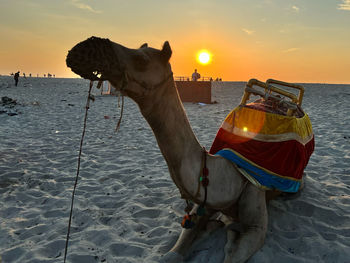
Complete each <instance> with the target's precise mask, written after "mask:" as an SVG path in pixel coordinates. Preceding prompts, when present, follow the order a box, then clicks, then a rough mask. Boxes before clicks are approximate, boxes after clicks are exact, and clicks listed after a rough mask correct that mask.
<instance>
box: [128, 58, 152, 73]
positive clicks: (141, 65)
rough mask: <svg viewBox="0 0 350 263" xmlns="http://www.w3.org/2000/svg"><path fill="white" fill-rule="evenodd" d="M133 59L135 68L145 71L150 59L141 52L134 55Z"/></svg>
mask: <svg viewBox="0 0 350 263" xmlns="http://www.w3.org/2000/svg"><path fill="white" fill-rule="evenodd" d="M132 61H133V65H134V68H135V70H137V71H145V70H146V69H147V65H148V62H149V59H148V58H147V57H146V56H145V55H143V54H140V55H136V56H134V57H133V58H132Z"/></svg>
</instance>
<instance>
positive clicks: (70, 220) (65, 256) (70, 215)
mask: <svg viewBox="0 0 350 263" xmlns="http://www.w3.org/2000/svg"><path fill="white" fill-rule="evenodd" d="M92 86H93V81H90V87H89V94H88V98H87V101H86V106H85V117H84V127H83V133H82V135H81V140H80V149H79V155H78V167H77V175H76V177H75V183H74V188H73V192H72V201H71V206H70V214H69V222H68V230H67V237H66V247H65V250H64V263H65V262H66V258H67V251H68V240H69V234H70V228H71V224H72V215H73V204H74V195H75V189H76V188H77V184H78V177H79V171H80V160H81V152H82V149H83V141H84V136H85V130H86V121H87V114H88V110H89V106H90V100H91V99H92V96H91V89H92Z"/></svg>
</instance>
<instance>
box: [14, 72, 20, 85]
mask: <svg viewBox="0 0 350 263" xmlns="http://www.w3.org/2000/svg"><path fill="white" fill-rule="evenodd" d="M13 78H14V79H15V85H16V87H17V84H18V79H19V71H17V72H16V73H15V75H14V76H13Z"/></svg>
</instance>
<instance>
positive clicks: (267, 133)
mask: <svg viewBox="0 0 350 263" xmlns="http://www.w3.org/2000/svg"><path fill="white" fill-rule="evenodd" d="M314 147H315V140H314V134H313V132H312V125H311V122H310V119H309V117H308V115H307V114H304V116H303V117H301V118H297V117H293V116H292V117H289V116H282V115H279V114H274V113H268V112H264V111H259V110H256V109H253V108H249V107H244V106H238V107H237V108H235V109H234V110H232V111H231V112H230V113H229V114H228V115H227V117H226V118H225V120H224V122H223V123H222V125H221V127H220V128H219V130H218V132H217V134H216V137H215V139H214V142H213V144H212V146H211V149H210V151H209V153H211V154H216V155H221V156H222V157H224V158H226V159H228V160H230V161H232V162H234V163H235V164H236V165H237V166H238V167H239V169H240V170H241V172H242V174H243V175H244V176H246V177H247V178H248V180H249V181H251V182H252V183H254V184H255V185H257V186H258V187H261V188H263V189H270V190H279V191H282V192H297V191H298V190H299V187H300V183H301V180H302V176H303V171H304V169H305V167H306V165H307V163H308V161H309V159H310V156H311V154H312V152H313V151H314Z"/></svg>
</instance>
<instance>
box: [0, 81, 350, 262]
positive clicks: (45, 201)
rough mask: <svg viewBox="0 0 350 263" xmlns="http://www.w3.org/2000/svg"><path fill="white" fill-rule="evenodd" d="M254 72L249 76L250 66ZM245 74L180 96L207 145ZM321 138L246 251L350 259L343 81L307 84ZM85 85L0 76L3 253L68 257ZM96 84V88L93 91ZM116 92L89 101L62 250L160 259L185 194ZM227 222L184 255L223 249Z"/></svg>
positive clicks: (348, 127)
mask: <svg viewBox="0 0 350 263" xmlns="http://www.w3.org/2000/svg"><path fill="white" fill-rule="evenodd" d="M252 77H254V76H252ZM244 85H245V83H244V82H214V83H213V89H212V100H213V101H214V100H215V101H217V102H218V103H217V104H208V105H199V104H194V103H185V104H184V106H185V109H186V112H187V114H188V118H189V120H190V123H191V126H192V128H193V130H194V132H195V134H196V136H197V138H198V140H199V141H200V142H201V144H202V145H203V146H205V147H206V148H207V149H209V148H210V146H211V143H212V141H213V140H214V138H215V134H216V132H217V130H218V128H219V126H220V124H221V122H222V121H223V119H224V118H225V116H226V115H227V114H228V113H229V112H230V111H231V110H232V109H233V108H234V107H235V106H237V105H238V104H239V102H240V99H241V96H242V93H243V89H244ZM304 87H305V96H304V102H303V108H304V110H305V112H307V113H308V115H309V117H310V119H311V122H312V125H313V130H314V134H315V143H316V148H315V152H314V153H313V155H312V156H311V159H310V161H309V164H308V166H307V168H306V170H305V172H306V174H307V176H306V180H305V188H304V189H303V190H302V192H301V193H299V194H297V195H294V196H293V197H288V198H286V197H279V198H277V199H276V200H273V201H271V202H270V204H269V205H268V214H269V225H268V233H267V236H266V241H265V245H264V246H263V247H262V249H260V250H259V251H258V252H257V253H256V254H255V255H254V256H253V257H252V258H251V259H250V260H249V263H265V262H273V263H280V262H285V263H292V262H293V263H294V262H327V263H331V262H334V263H345V262H350V165H349V164H350V104H349V100H350V85H337V84H304ZM87 91H88V81H86V80H82V79H58V78H51V79H48V78H27V79H24V78H20V81H19V86H18V87H15V86H14V81H13V78H11V77H4V76H2V77H0V98H1V97H5V96H7V97H9V98H12V99H14V100H16V102H17V105H14V106H13V107H7V106H4V105H2V106H1V103H0V112H1V114H0V200H1V201H0V257H1V258H2V263H15V262H17V263H29V262H31V263H39V262H42V263H44V262H45V263H48V262H63V255H64V246H65V239H66V231H67V225H68V217H69V209H70V202H71V193H72V189H73V185H74V180H75V175H76V169H77V158H78V151H79V144H80V138H81V133H82V129H83V118H84V113H85V109H84V107H85V104H86V97H87ZM95 93H97V91H95ZM119 114H120V108H119V107H118V99H117V98H116V97H113V96H99V95H96V99H95V102H93V103H92V104H91V107H90V110H89V113H88V121H87V130H86V136H85V141H84V146H83V154H82V163H81V171H80V177H79V182H78V187H77V192H76V197H75V203H74V212H73V222H72V229H71V235H70V243H69V250H68V257H67V258H68V262H74V263H75V262H77V263H90V262H108V263H109V262H122V263H139V262H159V261H160V259H161V258H162V255H163V254H164V253H166V252H167V251H168V250H169V249H170V248H171V247H172V246H173V245H174V243H175V242H176V240H177V237H178V235H179V233H180V231H181V226H180V223H181V220H182V217H183V215H184V212H183V209H184V207H185V201H184V200H182V199H180V194H179V191H178V189H177V188H176V186H175V184H174V183H173V182H172V180H171V178H170V176H169V172H168V168H167V165H166V163H165V161H164V159H163V156H162V155H161V153H160V150H159V148H158V145H157V143H156V140H155V137H154V136H153V133H152V131H151V129H150V127H149V126H148V124H147V123H146V121H145V120H144V119H143V117H142V116H141V114H140V112H139V110H138V107H137V105H136V104H135V103H134V102H133V101H131V100H130V99H129V98H125V108H124V116H123V120H122V123H121V127H120V130H119V132H118V133H115V132H114V129H115V126H116V124H117V122H118V118H119ZM225 242H226V232H225V230H224V229H218V230H216V231H215V232H214V233H212V234H211V235H210V236H209V237H207V238H205V239H203V240H200V241H199V242H197V243H196V244H195V245H194V246H193V249H192V250H191V253H190V255H189V257H188V258H187V259H186V262H192V263H198V262H204V263H207V262H208V263H209V262H210V263H216V262H222V260H223V258H224V245H225Z"/></svg>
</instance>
